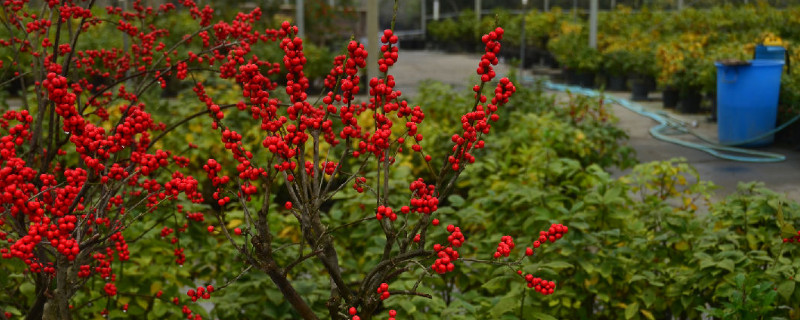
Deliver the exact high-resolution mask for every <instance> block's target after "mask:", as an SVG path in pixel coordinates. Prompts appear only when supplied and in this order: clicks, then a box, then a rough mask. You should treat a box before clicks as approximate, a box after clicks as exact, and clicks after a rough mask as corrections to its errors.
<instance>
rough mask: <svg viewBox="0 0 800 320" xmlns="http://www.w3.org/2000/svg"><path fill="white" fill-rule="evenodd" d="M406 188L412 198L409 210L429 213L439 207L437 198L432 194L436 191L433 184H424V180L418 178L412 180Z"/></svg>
mask: <svg viewBox="0 0 800 320" xmlns="http://www.w3.org/2000/svg"><path fill="white" fill-rule="evenodd" d="M408 188H409V189H410V190H411V192H412V195H413V198H411V208H410V210H411V211H414V212H419V213H424V214H431V213H433V212H434V211H436V209H438V208H439V198H437V197H435V196H434V195H435V191H436V187H435V186H434V185H426V184H425V181H423V180H422V178H419V179H417V180H415V181H412V182H411V185H410V186H409V187H408ZM403 212H405V211H403Z"/></svg>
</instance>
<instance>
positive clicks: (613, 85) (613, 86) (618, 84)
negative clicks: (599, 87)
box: [606, 75, 628, 91]
mask: <svg viewBox="0 0 800 320" xmlns="http://www.w3.org/2000/svg"><path fill="white" fill-rule="evenodd" d="M606 90H608V91H627V90H628V84H627V79H626V78H625V76H623V75H610V76H608V78H607V79H606Z"/></svg>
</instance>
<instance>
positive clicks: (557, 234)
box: [533, 223, 569, 248]
mask: <svg viewBox="0 0 800 320" xmlns="http://www.w3.org/2000/svg"><path fill="white" fill-rule="evenodd" d="M567 231H569V229H568V228H567V226H565V225H562V224H555V223H554V224H553V225H551V226H550V229H548V230H547V231H539V241H538V243H539V244H543V243H545V242H547V241H550V242H556V240H558V239H561V237H563V236H564V234H566V233H567ZM533 244H534V246H535V247H536V248H538V247H539V245H538V244H537V242H534V243H533Z"/></svg>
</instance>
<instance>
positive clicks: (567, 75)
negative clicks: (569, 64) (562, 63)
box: [563, 68, 581, 86]
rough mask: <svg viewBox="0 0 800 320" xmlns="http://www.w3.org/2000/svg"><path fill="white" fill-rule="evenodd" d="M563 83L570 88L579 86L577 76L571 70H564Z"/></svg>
mask: <svg viewBox="0 0 800 320" xmlns="http://www.w3.org/2000/svg"><path fill="white" fill-rule="evenodd" d="M563 73H564V81H565V82H566V83H567V84H568V85H571V86H579V85H581V82H580V79H579V78H578V74H577V73H576V72H575V70H572V69H567V68H565V69H564V72H563Z"/></svg>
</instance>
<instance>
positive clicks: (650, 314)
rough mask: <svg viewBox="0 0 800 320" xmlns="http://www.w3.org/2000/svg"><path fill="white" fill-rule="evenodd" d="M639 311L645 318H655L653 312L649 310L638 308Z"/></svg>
mask: <svg viewBox="0 0 800 320" xmlns="http://www.w3.org/2000/svg"><path fill="white" fill-rule="evenodd" d="M639 312H641V313H642V315H643V316H644V317H645V318H647V319H650V320H655V319H656V318H654V317H653V314H652V313H650V311H647V310H642V309H639Z"/></svg>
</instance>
